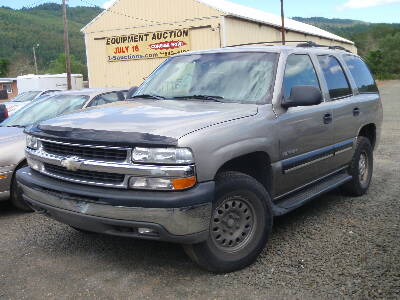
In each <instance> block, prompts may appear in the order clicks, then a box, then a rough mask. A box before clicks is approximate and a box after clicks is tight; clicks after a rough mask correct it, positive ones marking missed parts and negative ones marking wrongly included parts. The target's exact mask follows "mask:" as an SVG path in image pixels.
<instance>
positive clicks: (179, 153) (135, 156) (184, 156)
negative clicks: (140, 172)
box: [132, 147, 194, 165]
mask: <svg viewBox="0 0 400 300" xmlns="http://www.w3.org/2000/svg"><path fill="white" fill-rule="evenodd" d="M132 161H133V162H140V163H153V164H178V165H180V164H191V163H193V162H194V159H193V153H192V151H191V150H190V149H188V148H142V147H136V148H135V149H133V152H132Z"/></svg>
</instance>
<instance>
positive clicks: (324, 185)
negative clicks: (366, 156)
mask: <svg viewBox="0 0 400 300" xmlns="http://www.w3.org/2000/svg"><path fill="white" fill-rule="evenodd" d="M351 178H352V177H351V176H350V175H349V174H348V173H347V172H346V170H343V171H340V172H339V173H335V174H333V175H331V176H329V177H326V178H324V179H322V180H320V181H318V182H317V183H314V184H313V185H311V186H308V187H305V188H304V189H302V190H300V191H298V192H295V193H292V194H290V195H288V196H286V197H284V198H281V199H279V200H276V201H274V203H273V212H274V216H281V215H284V214H286V213H288V212H290V211H292V210H294V209H296V208H298V207H300V206H302V205H304V204H305V203H307V202H308V201H310V200H312V199H314V198H316V197H318V196H320V195H322V194H324V193H326V192H329V191H330V190H333V189H335V188H337V187H338V186H340V185H342V184H343V183H346V182H347V181H350V180H351Z"/></svg>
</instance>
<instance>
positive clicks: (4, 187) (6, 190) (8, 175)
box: [0, 165, 15, 201]
mask: <svg viewBox="0 0 400 300" xmlns="http://www.w3.org/2000/svg"><path fill="white" fill-rule="evenodd" d="M14 169H15V165H10V166H6V167H0V201H5V200H8V199H9V198H10V190H11V182H12V176H13V172H14Z"/></svg>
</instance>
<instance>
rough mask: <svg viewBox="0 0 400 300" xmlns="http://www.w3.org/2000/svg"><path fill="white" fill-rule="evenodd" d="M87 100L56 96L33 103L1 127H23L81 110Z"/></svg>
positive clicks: (81, 97) (83, 97)
mask: <svg viewBox="0 0 400 300" xmlns="http://www.w3.org/2000/svg"><path fill="white" fill-rule="evenodd" d="M88 99H89V96H84V95H56V96H52V97H49V98H47V99H44V100H41V101H39V102H37V101H35V102H33V103H31V104H29V105H27V106H24V107H23V108H21V109H20V110H19V111H17V112H16V113H15V114H13V115H12V116H10V117H9V118H8V119H6V120H5V121H4V122H3V123H1V126H16V127H25V126H28V125H31V124H34V123H38V122H40V121H44V120H47V119H51V118H54V117H56V116H58V115H61V114H65V113H68V112H71V111H74V110H77V109H81V108H82V106H83V105H84V104H85V102H86V101H87V100H88Z"/></svg>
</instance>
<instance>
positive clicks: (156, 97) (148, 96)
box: [130, 94, 165, 100]
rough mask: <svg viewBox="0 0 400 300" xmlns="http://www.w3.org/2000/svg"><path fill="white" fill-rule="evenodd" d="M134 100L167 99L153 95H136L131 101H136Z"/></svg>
mask: <svg viewBox="0 0 400 300" xmlns="http://www.w3.org/2000/svg"><path fill="white" fill-rule="evenodd" d="M134 98H143V99H157V100H164V99H165V97H163V96H158V95H151V94H143V95H136V96H133V97H131V98H130V99H134Z"/></svg>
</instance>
